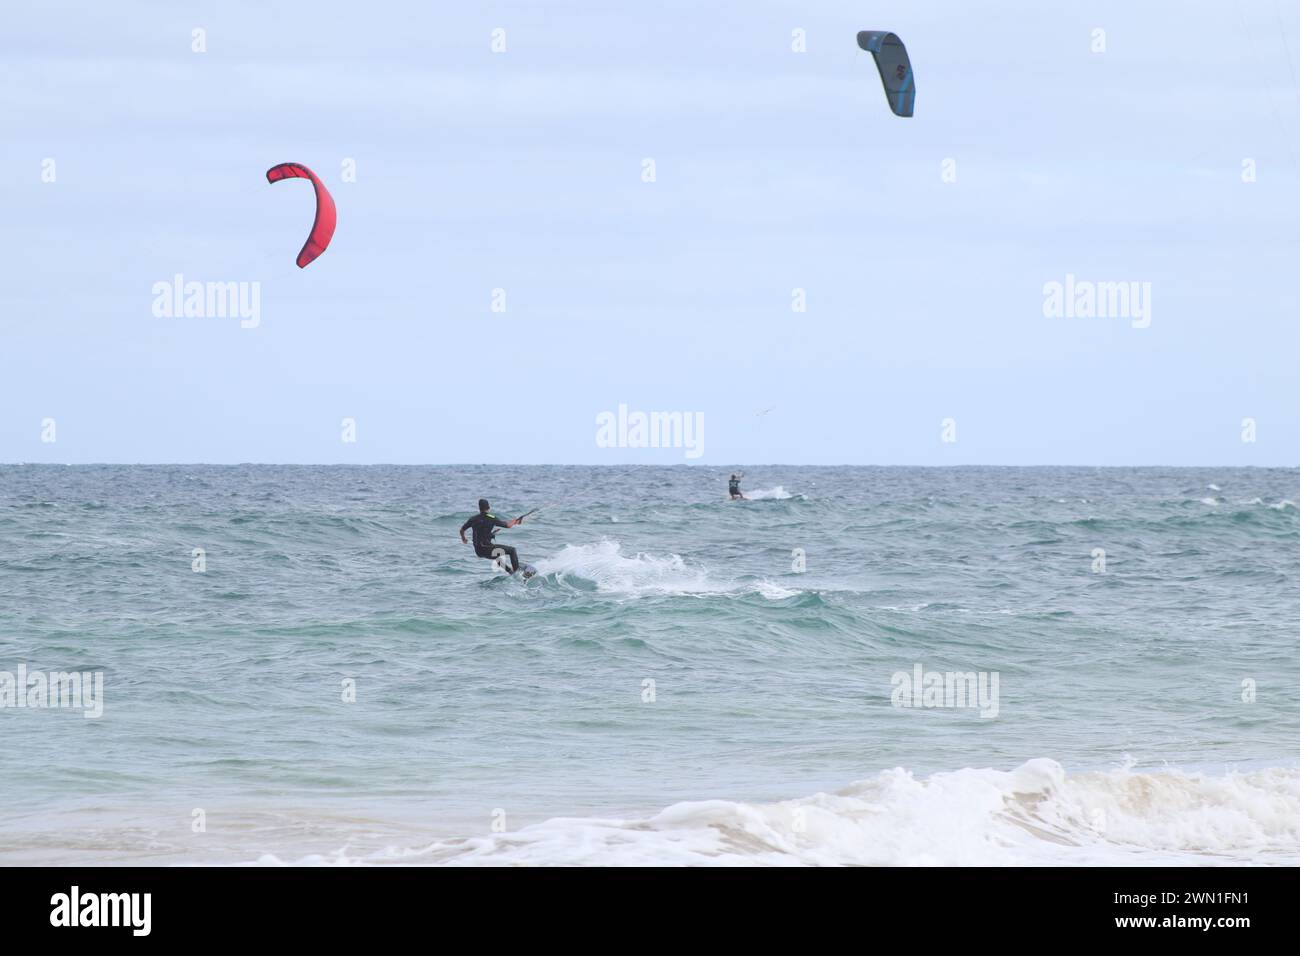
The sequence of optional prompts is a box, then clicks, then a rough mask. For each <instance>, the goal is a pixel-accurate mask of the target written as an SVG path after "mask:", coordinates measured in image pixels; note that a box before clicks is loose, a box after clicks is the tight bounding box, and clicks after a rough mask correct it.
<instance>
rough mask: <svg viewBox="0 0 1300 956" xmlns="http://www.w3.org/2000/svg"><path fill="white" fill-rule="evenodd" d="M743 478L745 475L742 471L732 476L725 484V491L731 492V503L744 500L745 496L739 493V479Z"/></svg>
mask: <svg viewBox="0 0 1300 956" xmlns="http://www.w3.org/2000/svg"><path fill="white" fill-rule="evenodd" d="M744 477H745V473H744V472H743V471H742V472H740V473H739V474H735V475H732V476H731V479H730V480H729V481H728V482H727V490H728V491H729V492H731V500H732V501H735V500H736V499H737V498H739V499H740V500H741V501H744V500H745V496H744V495H742V494H741V493H740V479H741V478H744Z"/></svg>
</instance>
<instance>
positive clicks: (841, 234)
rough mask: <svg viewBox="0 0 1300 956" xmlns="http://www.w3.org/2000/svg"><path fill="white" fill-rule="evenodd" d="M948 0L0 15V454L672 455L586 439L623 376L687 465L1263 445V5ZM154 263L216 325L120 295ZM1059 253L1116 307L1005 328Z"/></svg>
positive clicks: (1222, 458)
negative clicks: (868, 40) (799, 36)
mask: <svg viewBox="0 0 1300 956" xmlns="http://www.w3.org/2000/svg"><path fill="white" fill-rule="evenodd" d="M977 6H978V5H975V4H971V3H969V2H958V0H928V2H926V0H908V2H906V3H894V4H865V5H864V4H862V3H849V2H843V3H840V2H834V3H832V2H825V3H818V4H816V5H809V4H806V3H799V2H794V0H791V2H762V0H757V2H756V0H745V2H710V3H698V2H686V0H664V2H658V3H654V4H644V5H642V4H597V3H595V2H584V3H579V2H546V3H541V2H510V3H507V2H475V3H473V4H437V5H434V4H425V3H415V2H410V0H407V2H403V3H389V2H383V0H375V2H368V3H354V2H348V3H333V2H321V0H318V2H314V3H313V4H311V5H310V6H309V7H307V8H300V9H292V8H289V7H285V6H282V5H273V4H266V3H254V2H251V0H241V2H229V0H225V2H220V3H218V2H208V3H190V4H183V5H182V4H176V3H165V2H149V3H133V4H131V5H130V6H129V8H128V9H131V10H132V11H134V12H133V13H132V14H131V15H130V16H127V15H126V14H124V13H123V11H122V8H117V7H113V6H111V5H104V4H101V3H95V2H90V0H82V2H35V0H28V2H22V3H11V4H8V5H6V11H5V13H6V28H5V30H4V33H3V35H0V115H2V116H3V132H2V135H0V203H2V204H3V212H0V262H3V263H4V266H3V269H2V270H0V276H3V281H2V282H0V461H8V462H14V461H52V462H95V461H113V462H195V461H206V462H238V461H267V462H411V463H419V462H433V463H440V462H511V463H514V462H537V463H549V462H556V463H566V462H571V463H609V464H615V463H626V462H646V463H656V464H665V463H671V462H680V461H685V458H684V456H683V453H682V452H681V451H680V450H666V451H651V450H634V449H622V450H620V449H603V448H598V447H597V446H596V443H595V432H596V425H595V418H596V415H597V414H598V413H599V412H601V411H605V410H614V409H616V408H617V406H618V405H619V404H620V403H625V404H627V405H629V406H630V407H631V408H633V409H640V410H645V411H653V410H685V411H695V412H702V413H703V414H704V416H705V421H706V427H705V446H704V447H705V454H704V455H703V457H701V458H699V459H695V460H694V463H696V464H703V465H713V466H727V465H730V464H732V463H735V462H750V463H763V462H780V463H793V464H837V463H847V464H970V463H975V464H1099V465H1112V464H1152V463H1156V464H1225V465H1226V464H1272V465H1279V464H1295V463H1297V459H1298V458H1300V455H1297V454H1296V451H1295V449H1296V448H1297V442H1298V441H1300V402H1298V401H1297V388H1296V382H1297V378H1298V377H1300V376H1298V373H1297V370H1296V364H1297V344H1300V336H1298V335H1297V333H1296V322H1297V318H1298V316H1300V310H1298V304H1300V303H1298V301H1297V298H1298V297H1297V293H1296V290H1295V285H1294V283H1295V276H1296V275H1297V274H1300V269H1297V263H1298V262H1300V238H1298V231H1300V230H1298V228H1297V223H1298V222H1300V189H1298V188H1297V181H1298V176H1300V90H1298V89H1297V85H1296V80H1295V76H1294V73H1293V63H1294V59H1295V57H1300V8H1296V7H1295V6H1294V5H1288V4H1280V3H1278V2H1277V0H1240V2H1239V3H1238V2H1237V0H1219V2H1213V3H1212V2H1189V0H1179V2H1173V0H1170V2H1164V3H1143V4H1134V3H1131V2H1128V0H1123V2H1105V0H1103V2H1096V0H1090V2H1087V3H1077V4H1071V5H1070V7H1072V8H1073V9H1068V8H1066V7H1065V6H1064V5H1061V4H1044V3H1042V2H1041V0H1013V2H1012V0H1008V2H1003V3H1000V4H998V5H997V6H998V12H996V13H991V12H989V11H988V10H987V9H976V7H977ZM810 7H813V9H810ZM195 27H202V28H205V29H206V31H207V45H208V52H206V53H204V54H195V53H192V52H191V50H190V45H191V30H192V29H193V28H195ZM497 27H500V28H503V29H504V30H505V31H506V40H507V46H508V50H507V52H506V53H504V54H493V53H492V52H491V49H490V41H491V32H492V30H493V29H494V28H497ZM1096 27H1101V28H1103V29H1104V30H1105V31H1106V43H1107V52H1106V53H1104V54H1101V55H1098V54H1094V53H1092V52H1091V51H1090V43H1091V37H1090V34H1091V31H1092V30H1093V28H1096ZM796 28H802V29H804V30H805V31H806V32H807V38H808V39H807V43H808V52H807V53H806V54H802V55H800V54H795V53H792V52H791V50H790V45H791V31H792V30H794V29H796ZM861 29H888V30H893V31H895V32H896V33H898V34H899V35H900V36H901V37H902V38H903V40H904V42H905V43H906V44H907V47H908V50H909V52H910V54H911V57H912V61H913V65H914V67H915V70H916V77H917V90H918V92H917V100H916V116H915V118H913V119H910V120H905V119H899V118H896V117H894V116H893V115H892V114H891V113H890V112H889V110H888V108H887V105H886V103H885V100H884V96H883V94H882V93H881V90H880V84H879V80H878V78H877V76H876V74H875V70H874V67H873V66H872V63H871V60H870V56H869V54H866V53H864V52H862V51H861V50H859V49H858V48H857V46H856V43H855V34H856V33H857V31H858V30H861ZM1289 54H1290V55H1289ZM646 157H651V158H653V159H654V160H655V161H656V163H657V172H658V181H657V182H656V183H654V184H646V183H643V182H641V178H640V174H641V161H642V160H643V159H644V158H646ZM949 157H951V158H953V159H955V160H956V168H957V182H956V183H949V184H945V183H943V182H941V180H940V164H941V162H942V161H943V160H944V159H945V158H949ZM1248 157H1249V158H1252V159H1254V160H1255V161H1256V162H1257V163H1258V182H1255V183H1253V184H1249V185H1247V184H1243V183H1242V182H1241V175H1240V171H1241V163H1242V160H1243V159H1244V158H1248ZM46 158H53V159H54V160H55V162H56V164H57V166H56V170H57V181H56V182H55V183H52V184H50V183H42V182H41V169H42V166H41V164H42V161H43V160H44V159H46ZM347 158H352V159H355V161H356V164H357V182H355V183H344V182H341V181H340V170H341V168H342V163H343V161H344V160H345V159H347ZM288 160H292V161H297V162H301V163H305V164H306V165H308V166H310V167H312V168H313V169H315V170H316V172H317V173H319V174H320V175H321V176H322V178H323V179H325V181H326V182H327V184H328V185H329V186H330V188H331V190H332V192H333V194H334V196H335V199H336V200H337V203H338V209H339V227H338V232H337V234H336V236H335V239H334V242H333V244H332V246H331V247H330V249H329V251H327V252H326V253H325V254H324V256H322V257H321V258H320V259H319V260H318V261H317V262H316V263H314V264H312V265H311V266H309V267H308V268H307V269H306V270H299V269H298V268H297V267H296V266H295V265H294V262H293V260H294V256H295V255H296V254H297V252H298V249H299V247H300V246H301V244H302V241H303V239H304V237H305V235H306V232H307V228H308V225H309V224H310V219H311V209H312V206H311V198H310V192H311V191H310V187H308V186H307V185H306V184H305V183H279V184H276V185H274V186H272V185H268V184H267V183H266V181H265V178H264V173H265V171H266V169H267V168H269V167H270V166H272V165H274V164H276V163H279V162H283V161H288ZM178 272H179V273H183V274H184V275H185V277H186V278H187V279H197V280H202V281H249V282H251V281H257V282H260V283H261V313H262V314H261V326H260V327H259V328H257V329H255V330H244V329H241V328H239V324H238V321H237V320H231V319H159V318H155V317H154V316H153V314H152V302H153V297H152V294H151V291H150V290H151V287H152V285H153V283H155V282H158V281H166V280H170V278H171V277H172V276H173V275H174V274H175V273H178ZM1067 273H1073V274H1074V275H1076V276H1078V277H1079V278H1081V279H1091V280H1096V281H1118V280H1136V281H1147V282H1150V283H1152V312H1153V316H1152V323H1151V327H1150V328H1147V329H1133V328H1131V327H1130V324H1129V322H1128V321H1126V320H1124V319H1049V318H1045V317H1044V315H1043V311H1042V303H1043V292H1042V288H1043V285H1044V283H1046V282H1049V281H1052V280H1062V279H1064V277H1065V275H1066V274H1067ZM496 287H502V288H504V289H506V292H507V305H508V311H507V313H506V314H505V315H496V314H493V313H492V312H491V311H490V310H489V304H490V295H491V291H492V289H493V288H496ZM796 287H802V288H805V289H807V295H808V302H809V306H808V311H807V313H805V314H802V315H799V314H794V313H792V311H791V308H790V298H791V290H792V289H794V288H796ZM485 376H486V379H485ZM765 409H772V410H771V411H770V412H768V413H767V414H765V415H759V414H757V413H758V412H760V411H763V410H765ZM349 416H351V417H355V418H356V419H357V423H358V438H359V441H358V442H357V443H356V444H355V445H348V444H344V443H342V442H341V441H340V437H339V436H340V420H341V419H342V418H344V417H349ZM1247 416H1250V417H1253V418H1255V419H1256V420H1257V421H1258V429H1259V438H1258V441H1257V442H1256V443H1255V444H1243V443H1242V442H1241V440H1240V429H1241V420H1242V419H1243V418H1244V417H1247ZM948 417H951V418H954V419H955V420H956V422H957V437H958V440H957V442H956V443H955V444H943V443H941V442H940V422H941V420H942V419H944V418H948ZM45 418H54V419H55V421H56V422H57V429H58V431H57V436H58V440H57V442H56V443H55V444H52V445H51V444H44V443H42V442H41V421H42V419H45Z"/></svg>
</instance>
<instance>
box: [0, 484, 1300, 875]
mask: <svg viewBox="0 0 1300 956" xmlns="http://www.w3.org/2000/svg"><path fill="white" fill-rule="evenodd" d="M745 471H746V472H747V475H748V477H747V478H746V480H745V482H744V488H745V490H746V491H747V493H748V494H750V495H751V497H752V498H754V499H755V500H751V501H747V502H729V501H727V500H726V477H727V473H728V472H727V471H726V470H722V469H715V468H705V467H675V468H655V467H605V468H589V467H541V466H538V467H501V466H492V467H487V466H480V467H305V466H304V467H288V466H235V467H215V466H157V467H138V466H85V467H56V466H35V465H32V466H25V465H9V466H0V671H2V672H8V673H11V674H14V675H15V680H16V679H17V677H16V675H17V674H18V672H19V668H20V667H21V668H25V669H26V671H27V672H28V673H29V674H30V673H50V672H72V671H78V672H80V671H85V672H99V673H101V674H102V676H103V697H102V715H100V716H98V717H95V718H87V717H85V716H83V713H82V711H79V710H76V709H75V708H50V707H39V706H30V707H16V706H5V707H4V709H3V710H0V781H2V782H0V788H2V790H3V800H2V801H0V863H6V864H16V863H74V862H76V863H104V864H115V863H179V864H188V863H257V862H262V863H276V862H285V863H300V862H308V863H388V864H391V863H413V864H449V865H488V864H584V863H596V864H623V863H627V864H636V863H671V864H698V865H729V864H741V865H743V864H891V865H914V864H921V865H924V864H1072V863H1077V864H1086V865H1092V864H1107V863H1112V864H1115V863H1117V864H1135V865H1142V864H1166V863H1174V864H1236V863H1252V864H1297V863H1300V663H1298V662H1297V645H1298V644H1300V613H1297V611H1300V598H1298V597H1297V572H1298V571H1300V509H1298V508H1297V506H1296V505H1295V504H1294V502H1295V501H1296V500H1300V471H1296V470H1264V469H1231V468H1220V469H1212V468H1207V469H1162V468H1134V469H1091V468H1027V469H1020V468H950V469H913V468H798V467H782V466H771V467H764V466H749V467H747V468H745ZM481 495H485V496H487V497H489V498H491V499H492V502H493V506H494V510H496V511H497V512H498V513H500V514H506V515H514V514H519V513H522V512H524V511H526V510H528V509H529V508H532V507H536V506H538V505H546V507H544V508H543V510H542V511H541V512H539V513H538V514H537V515H536V516H534V518H531V519H529V521H528V522H526V523H525V524H524V525H523V526H521V527H518V528H514V529H511V530H509V531H504V532H501V535H500V540H502V541H504V542H507V543H511V544H514V545H515V546H516V547H518V549H519V551H520V554H521V557H522V558H523V559H524V560H526V561H530V562H532V563H534V564H535V565H536V566H537V567H538V569H539V571H540V574H539V575H538V577H537V578H535V579H533V580H531V581H528V582H523V581H521V580H518V579H516V578H510V577H508V576H506V575H503V574H501V573H499V572H497V571H495V570H494V569H493V567H492V566H491V564H490V563H489V562H487V561H483V560H480V559H477V558H475V557H474V556H473V553H472V551H471V549H470V548H468V547H466V546H464V545H462V544H461V543H460V541H459V539H458V536H457V529H458V528H459V526H460V524H461V523H462V522H463V521H464V519H465V518H466V517H468V516H469V515H470V514H471V513H472V512H473V511H474V508H475V501H476V500H477V499H478V498H479V497H480V496H481ZM195 549H203V560H204V561H205V562H206V564H205V568H204V569H203V570H200V571H196V570H194V566H195V561H196V557H195V555H194V550H195ZM1097 549H1102V550H1104V558H1103V555H1101V554H1100V553H1099V552H1098V550H1097ZM800 559H802V565H801V566H800V565H799V562H800ZM1103 559H1104V567H1103V565H1102V563H1101V562H1102V561H1103ZM800 567H802V570H800V569H799V568H800ZM918 668H919V669H920V671H921V673H922V674H923V675H928V674H938V675H940V677H939V678H938V679H939V680H940V681H942V679H943V678H942V675H944V674H948V673H960V674H966V673H971V674H974V675H976V682H975V684H974V685H973V686H974V687H976V688H978V687H979V686H980V685H979V680H981V679H982V680H983V681H984V684H983V688H984V691H985V694H984V696H983V697H982V698H977V699H976V700H975V701H972V700H970V699H966V700H957V699H955V698H953V697H951V696H949V697H945V696H944V694H943V693H942V689H940V690H939V691H934V690H933V688H932V691H933V693H932V695H931V696H930V697H928V698H927V697H926V696H924V695H922V694H921V693H920V692H919V691H918V693H917V695H916V698H915V699H913V698H912V697H911V696H910V694H905V693H904V690H906V688H905V686H904V685H903V683H902V678H903V677H907V678H909V679H910V678H911V677H912V676H913V675H915V674H916V672H917V669H918ZM995 679H996V683H994V680H995ZM3 682H4V678H3V676H2V675H0V697H2V696H3V695H2V692H3ZM924 686H925V682H924V678H923V681H922V687H924ZM11 687H12V683H11ZM348 688H354V691H353V695H354V697H355V699H351V698H350V696H349V693H348ZM24 700H25V701H26V698H24ZM10 703H11V704H12V703H13V701H10ZM38 703H39V700H38ZM902 703H916V704H920V705H922V706H899V704H902ZM972 703H974V704H976V706H971V704H972ZM83 704H84V702H83ZM948 705H952V706H948ZM957 705H960V706H957Z"/></svg>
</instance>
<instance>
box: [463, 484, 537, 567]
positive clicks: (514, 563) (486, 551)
mask: <svg viewBox="0 0 1300 956" xmlns="http://www.w3.org/2000/svg"><path fill="white" fill-rule="evenodd" d="M491 508H492V506H491V505H490V504H488V500H487V499H486V498H480V499H479V500H478V514H476V515H474V516H473V517H472V518H470V519H469V520H468V521H466V522H465V523H464V524H463V525H461V526H460V543H461V544H469V542H468V541H466V540H465V529H467V528H472V529H473V530H474V553H475V554H477V555H478V556H479V557H480V558H487V559H488V560H489V561H495V560H496V559H497V558H498V557H500V556H501V555H503V554H504V555H506V556H508V557H509V558H510V573H511V574H514V573H515V572H516V571H518V570H519V552H518V551H516V550H515V549H514V548H512V547H510V546H509V545H507V544H494V543H493V541H492V536H493V535H495V534H496V533H497V528H513V527H514V526H515V525H517V524H519V523H520V522H522V521H523V520H524V519H523V518H511V519H510V520H509V521H502V520H501V519H500V518H498V517H497V516H496V515H494V514H493V513H492V511H491Z"/></svg>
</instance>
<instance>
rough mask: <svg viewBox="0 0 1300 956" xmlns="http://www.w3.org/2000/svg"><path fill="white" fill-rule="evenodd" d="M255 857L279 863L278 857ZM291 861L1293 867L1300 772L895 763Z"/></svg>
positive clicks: (1299, 824)
mask: <svg viewBox="0 0 1300 956" xmlns="http://www.w3.org/2000/svg"><path fill="white" fill-rule="evenodd" d="M259 862H262V863H278V862H280V860H279V859H277V858H275V857H263V858H262V859H261V860H260V861H259ZM297 862H300V863H309V864H310V863H357V862H360V863H409V864H433V865H453V866H475V865H480V866H493V865H497V866H505V865H516V866H517V865H593V864H594V865H612V866H628V865H630V866H635V865H692V866H801V865H803V866H827V865H830V866H839V865H868V866H872V865H878V866H988V865H1006V866H1011V865H1061V864H1081V865H1207V864H1216V863H1217V864H1241V863H1261V864H1286V865H1295V864H1296V863H1298V862H1300V771H1298V770H1294V769H1290V770H1287V769H1278V768H1271V769H1266V770H1257V771H1253V772H1249V773H1229V774H1225V775H1207V774H1201V773H1185V772H1180V771H1176V770H1168V771H1162V772H1157V773H1150V772H1134V771H1133V770H1131V769H1118V770H1112V771H1108V772H1100V773H1081V774H1067V773H1066V772H1065V770H1064V768H1063V767H1062V766H1061V765H1060V764H1059V763H1057V762H1056V761H1054V760H1048V759H1043V758H1040V759H1037V760H1031V761H1029V762H1028V763H1026V764H1024V765H1022V766H1020V767H1018V768H1016V769H1015V770H1011V771H1005V772H1004V771H997V770H988V769H982V770H974V769H965V770H957V771H952V772H946V773H936V774H934V775H933V776H931V777H929V778H928V779H920V778H917V777H915V776H913V775H912V774H911V773H910V772H908V771H906V770H902V769H896V770H889V771H885V772H884V773H881V774H879V775H878V776H876V777H875V778H873V779H870V780H866V781H863V782H860V783H857V784H854V785H853V786H850V787H847V788H845V789H844V790H841V791H839V792H838V793H833V794H827V793H819V794H816V795H814V796H811V797H805V798H802V799H798V800H788V801H785V802H782V803H774V804H748V803H734V802H731V801H726V800H707V801H700V802H690V803H678V804H674V805H673V806H671V807H668V808H667V809H666V810H663V811H662V812H660V813H658V814H656V815H654V816H651V817H649V818H646V819H632V820H613V819H597V818H556V819H552V820H548V821H546V822H545V823H540V824H537V825H534V826H529V827H525V828H523V829H521V830H518V831H515V832H511V833H502V834H497V835H491V836H482V837H473V838H468V839H459V840H446V841H440V842H437V843H434V844H432V845H430V846H427V847H423V848H418V849H408V848H389V849H387V850H384V851H382V852H379V853H375V854H371V855H369V856H366V857H364V858H353V857H348V856H346V855H345V854H339V855H337V856H334V857H329V858H325V857H319V856H314V857H309V858H306V859H302V860H298V861H297Z"/></svg>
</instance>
